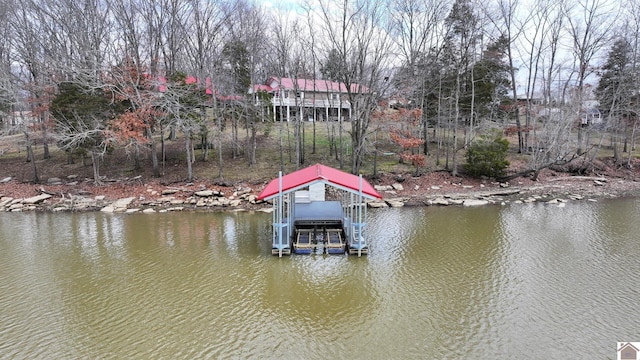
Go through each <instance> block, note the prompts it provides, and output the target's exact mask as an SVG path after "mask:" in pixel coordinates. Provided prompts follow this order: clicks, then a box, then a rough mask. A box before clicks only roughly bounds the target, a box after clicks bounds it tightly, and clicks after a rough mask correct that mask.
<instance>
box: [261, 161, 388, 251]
mask: <svg viewBox="0 0 640 360" xmlns="http://www.w3.org/2000/svg"><path fill="white" fill-rule="evenodd" d="M325 185H329V186H332V187H334V188H337V189H338V190H340V192H341V195H342V196H341V198H340V199H339V200H333V201H326V200H325V194H324V191H325V187H324V186H325ZM308 188H309V189H312V188H315V189H316V190H315V191H309V190H304V189H308ZM318 188H319V189H321V190H317V189H318ZM318 191H320V192H321V194H320V195H318V194H316V195H315V196H314V195H313V193H314V192H315V193H317V192H318ZM380 198H382V197H381V196H380V194H378V192H377V191H376V190H375V189H374V188H373V186H371V184H369V183H368V182H367V181H366V180H365V179H363V178H362V175H360V176H356V175H353V174H349V173H346V172H343V171H340V170H337V169H334V168H331V167H328V166H325V165H320V164H316V165H313V166H310V167H307V168H304V169H301V170H298V171H295V172H292V173H290V174H287V175H284V176H283V175H282V172H280V173H279V175H278V178H277V179H274V180H272V181H271V182H270V183H269V184H268V185H267V186H266V187H265V189H264V190H263V191H262V192H261V193H260V195H259V196H258V200H272V204H273V213H272V214H273V227H272V231H273V240H272V244H271V245H272V246H271V253H272V254H273V255H278V256H279V257H282V255H290V254H291V253H292V252H293V253H297V254H310V253H313V252H316V251H318V250H319V249H321V250H322V251H323V252H325V253H328V254H341V253H342V254H344V253H345V252H347V253H348V254H351V255H358V256H361V255H364V254H367V253H368V252H369V246H368V244H367V240H366V237H365V226H366V219H367V206H366V203H365V201H366V200H367V199H380Z"/></svg>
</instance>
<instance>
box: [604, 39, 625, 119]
mask: <svg viewBox="0 0 640 360" xmlns="http://www.w3.org/2000/svg"><path fill="white" fill-rule="evenodd" d="M630 63H631V45H630V44H629V42H628V41H627V40H626V39H623V38H620V39H618V40H616V42H615V43H614V44H613V46H612V47H611V51H610V52H609V55H608V58H607V62H606V63H605V64H604V66H603V67H602V70H603V72H602V77H601V78H600V81H599V82H598V86H597V87H596V90H595V93H596V97H597V98H598V100H599V101H600V109H601V111H602V112H603V115H605V116H607V115H608V116H609V117H618V116H621V115H623V113H624V112H625V111H627V110H628V106H629V103H630V100H631V99H630V97H631V94H632V91H633V87H632V81H633V76H630V74H628V67H629V65H630Z"/></svg>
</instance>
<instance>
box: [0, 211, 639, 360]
mask: <svg viewBox="0 0 640 360" xmlns="http://www.w3.org/2000/svg"><path fill="white" fill-rule="evenodd" d="M369 215H370V216H369V224H368V236H369V239H370V242H371V251H370V254H369V255H368V256H366V257H362V258H358V257H352V256H346V255H331V256H329V255H322V254H316V255H310V256H291V257H285V258H277V257H273V256H271V255H270V236H271V230H270V221H271V216H270V215H268V214H262V213H257V214H253V213H242V212H240V213H216V214H211V213H171V214H153V215H145V214H134V215H113V214H101V213H91V214H40V213H23V214H4V215H2V216H0V319H1V320H0V354H2V357H7V358H29V359H32V358H47V359H48V358H114V359H115V358H118V359H119V358H185V359H186V358H189V359H191V358H255V357H274V358H291V359H298V358H399V357H401V358H416V359H418V358H419V359H423V358H453V357H459V358H469V357H472V356H473V357H476V358H508V357H510V358H523V357H524V358H532V359H533V358H535V359H538V358H564V357H568V356H575V355H582V357H587V358H612V357H614V356H615V352H614V350H613V348H614V347H615V342H616V341H623V340H624V341H627V340H629V341H636V340H638V339H640V330H638V329H639V328H638V326H637V319H638V318H639V317H640V310H639V309H638V308H637V305H636V304H637V301H636V299H637V298H638V295H639V292H638V289H637V285H636V283H637V281H635V277H634V276H635V274H637V273H639V272H640V262H639V261H638V258H639V257H640V243H639V242H638V237H637V234H638V233H639V232H640V223H639V222H638V221H636V220H637V219H638V216H639V215H640V201H638V200H634V199H628V200H616V201H601V202H598V203H590V202H576V203H568V204H567V205H566V206H565V207H563V208H558V207H554V206H549V205H545V204H521V205H508V206H504V207H499V206H489V207H482V208H454V207H451V208H431V207H430V208H401V209H384V210H372V211H371V212H370V213H369ZM576 343H578V344H580V347H579V348H577V349H576V348H575V347H568V348H567V347H566V346H565V345H566V344H576Z"/></svg>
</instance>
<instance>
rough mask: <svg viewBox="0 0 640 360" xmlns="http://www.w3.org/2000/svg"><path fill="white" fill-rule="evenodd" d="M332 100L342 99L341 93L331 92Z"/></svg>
mask: <svg viewBox="0 0 640 360" xmlns="http://www.w3.org/2000/svg"><path fill="white" fill-rule="evenodd" d="M331 100H340V94H338V93H331Z"/></svg>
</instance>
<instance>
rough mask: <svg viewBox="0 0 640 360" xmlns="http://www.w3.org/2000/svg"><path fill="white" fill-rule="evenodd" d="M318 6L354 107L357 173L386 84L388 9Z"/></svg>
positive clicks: (355, 4) (353, 157)
mask: <svg viewBox="0 0 640 360" xmlns="http://www.w3.org/2000/svg"><path fill="white" fill-rule="evenodd" d="M318 5H319V6H318V11H319V14H320V16H321V21H322V24H320V27H321V31H322V32H323V35H324V37H326V39H328V40H327V45H328V46H327V48H328V49H336V50H337V52H338V54H339V57H340V60H341V63H342V64H341V65H342V67H343V68H344V72H343V73H342V74H341V79H340V80H341V82H342V83H344V84H345V87H346V90H347V94H348V99H349V102H350V104H351V119H350V120H351V146H352V154H351V172H352V173H354V174H357V173H359V171H360V167H361V165H362V163H363V160H364V156H365V154H366V150H367V149H366V144H367V141H366V140H367V134H368V130H369V123H370V120H371V115H372V112H373V111H374V109H375V107H376V106H377V94H378V90H379V89H380V88H381V85H382V84H383V78H384V73H383V70H384V69H385V68H386V66H387V65H388V63H387V60H388V56H389V49H390V46H391V39H390V38H389V36H388V35H387V34H388V30H389V24H388V23H387V21H388V20H389V19H388V17H387V16H386V15H387V13H388V8H387V7H386V6H385V4H384V3H383V2H379V1H370V2H357V1H350V0H343V1H342V2H340V3H339V4H334V3H326V2H324V1H319V4H318Z"/></svg>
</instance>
